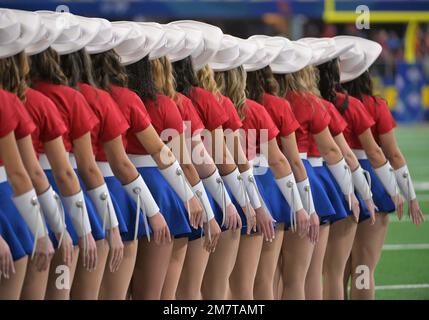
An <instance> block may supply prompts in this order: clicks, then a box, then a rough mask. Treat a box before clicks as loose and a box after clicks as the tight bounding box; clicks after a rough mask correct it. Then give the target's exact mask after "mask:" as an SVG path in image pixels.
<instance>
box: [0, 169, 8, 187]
mask: <svg viewBox="0 0 429 320" xmlns="http://www.w3.org/2000/svg"><path fill="white" fill-rule="evenodd" d="M6 181H7V176H6V170H5V169H4V167H3V166H1V167H0V183H3V182H6Z"/></svg>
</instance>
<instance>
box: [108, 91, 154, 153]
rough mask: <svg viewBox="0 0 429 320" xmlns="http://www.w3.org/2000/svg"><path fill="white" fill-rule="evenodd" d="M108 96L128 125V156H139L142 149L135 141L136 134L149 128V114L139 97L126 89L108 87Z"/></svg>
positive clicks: (136, 140) (138, 142)
mask: <svg viewBox="0 0 429 320" xmlns="http://www.w3.org/2000/svg"><path fill="white" fill-rule="evenodd" d="M110 95H111V96H112V98H113V100H115V102H116V103H117V105H118V106H119V109H120V110H121V112H122V115H123V116H124V117H125V120H127V122H128V125H129V128H128V130H127V131H126V141H125V143H126V144H125V146H126V150H127V152H128V153H130V154H139V151H140V150H141V148H143V147H142V145H141V143H140V141H139V140H138V139H137V136H136V133H139V132H142V131H143V130H145V129H146V128H148V127H149V126H150V124H151V123H150V121H151V119H150V116H149V113H148V112H147V110H146V107H145V105H144V104H143V101H142V100H141V99H140V97H139V96H138V95H137V94H136V93H135V92H134V91H132V90H130V89H128V88H124V87H119V86H115V85H110Z"/></svg>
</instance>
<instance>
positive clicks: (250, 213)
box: [242, 204, 256, 235]
mask: <svg viewBox="0 0 429 320" xmlns="http://www.w3.org/2000/svg"><path fill="white" fill-rule="evenodd" d="M242 209H243V212H245V214H246V224H247V230H246V233H247V235H250V233H251V232H252V230H253V231H254V232H256V213H255V210H254V209H253V208H252V207H251V206H250V204H249V206H248V207H247V208H246V207H242Z"/></svg>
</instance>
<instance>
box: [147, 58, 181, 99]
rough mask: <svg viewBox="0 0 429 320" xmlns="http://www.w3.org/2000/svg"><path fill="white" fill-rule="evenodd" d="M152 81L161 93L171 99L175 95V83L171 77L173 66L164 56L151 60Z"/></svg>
mask: <svg viewBox="0 0 429 320" xmlns="http://www.w3.org/2000/svg"><path fill="white" fill-rule="evenodd" d="M151 66H152V73H153V81H154V83H155V88H156V91H157V92H158V93H162V94H164V95H166V96H167V97H169V98H171V99H175V97H176V85H175V82H174V77H173V68H172V66H171V63H170V61H169V60H168V59H167V58H166V57H161V58H158V59H154V60H152V61H151Z"/></svg>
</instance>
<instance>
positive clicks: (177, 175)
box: [160, 161, 194, 203]
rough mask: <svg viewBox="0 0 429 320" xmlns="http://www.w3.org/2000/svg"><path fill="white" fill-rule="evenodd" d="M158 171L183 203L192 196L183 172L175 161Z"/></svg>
mask: <svg viewBox="0 0 429 320" xmlns="http://www.w3.org/2000/svg"><path fill="white" fill-rule="evenodd" d="M160 171H161V174H162V175H163V176H164V178H165V180H167V182H168V183H169V184H170V186H171V188H173V190H174V191H175V192H176V193H177V195H178V196H179V198H180V199H181V200H182V201H183V202H184V203H185V202H187V201H189V200H190V199H191V198H192V197H193V196H194V193H193V192H192V190H191V187H190V186H189V183H188V181H187V180H186V177H185V174H184V173H183V170H182V168H181V167H180V165H179V163H178V162H177V161H175V162H173V164H172V165H171V166H169V167H168V168H165V169H162V170H160Z"/></svg>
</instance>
